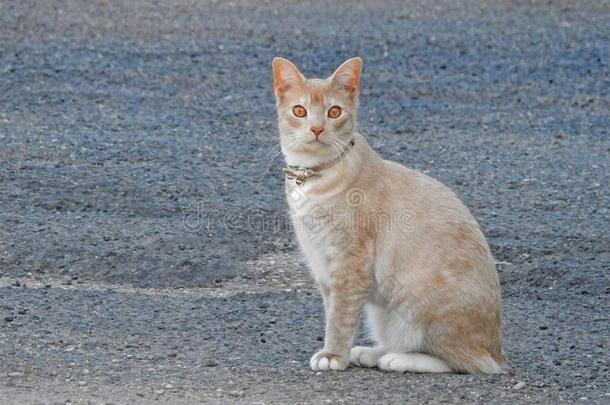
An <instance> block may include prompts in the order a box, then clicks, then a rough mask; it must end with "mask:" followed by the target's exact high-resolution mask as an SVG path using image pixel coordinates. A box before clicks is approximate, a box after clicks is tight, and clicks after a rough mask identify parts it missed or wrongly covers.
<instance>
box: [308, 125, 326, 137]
mask: <svg viewBox="0 0 610 405" xmlns="http://www.w3.org/2000/svg"><path fill="white" fill-rule="evenodd" d="M311 132H313V133H314V135H315V136H316V139H318V137H319V136H320V134H321V133H322V132H324V128H323V127H311Z"/></svg>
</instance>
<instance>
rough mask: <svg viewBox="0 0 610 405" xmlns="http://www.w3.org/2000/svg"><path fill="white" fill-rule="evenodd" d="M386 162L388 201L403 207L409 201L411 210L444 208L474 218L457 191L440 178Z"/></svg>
mask: <svg viewBox="0 0 610 405" xmlns="http://www.w3.org/2000/svg"><path fill="white" fill-rule="evenodd" d="M383 165H384V170H385V173H384V174H385V176H384V191H385V193H386V194H387V195H388V197H389V198H388V200H387V203H388V204H391V205H394V204H398V205H400V206H401V207H404V205H405V204H406V205H408V207H409V208H411V209H420V210H424V211H426V212H433V211H436V212H437V213H439V210H440V211H441V212H442V213H444V212H450V213H452V214H453V215H454V216H455V215H456V214H461V215H458V216H464V219H466V218H468V219H472V220H474V219H473V218H472V216H471V214H470V212H469V211H468V209H467V208H466V206H465V205H464V204H463V203H462V201H461V200H460V199H459V197H458V196H457V194H456V193H455V192H454V191H453V190H451V189H450V188H449V187H447V186H446V185H444V184H443V183H441V182H440V181H439V180H437V179H435V178H433V177H430V176H428V175H426V174H424V173H422V172H419V171H417V170H414V169H411V168H408V167H406V166H403V165H402V164H400V163H397V162H394V161H391V160H384V161H383ZM395 208H398V207H395Z"/></svg>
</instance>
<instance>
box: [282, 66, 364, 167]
mask: <svg viewBox="0 0 610 405" xmlns="http://www.w3.org/2000/svg"><path fill="white" fill-rule="evenodd" d="M361 68H362V59H360V58H352V59H349V60H347V61H346V62H344V63H343V64H342V65H341V66H340V67H339V68H338V69H337V70H336V71H335V73H333V74H332V75H331V76H330V77H329V78H327V79H306V78H305V76H303V74H301V72H299V70H298V69H297V68H296V67H295V66H294V65H293V64H292V63H291V62H290V61H288V60H286V59H282V58H275V59H274V60H273V88H274V91H275V96H276V100H277V113H278V123H279V129H280V137H281V143H282V150H283V151H284V153H285V154H290V153H295V154H301V155H302V154H307V155H314V156H320V157H324V156H330V155H333V154H336V153H337V152H338V151H340V150H341V149H342V148H345V147H346V145H347V144H348V143H349V141H350V139H351V137H352V133H353V131H354V128H355V126H356V115H357V110H358V93H359V88H360V71H361Z"/></svg>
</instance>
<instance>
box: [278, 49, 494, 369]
mask: <svg viewBox="0 0 610 405" xmlns="http://www.w3.org/2000/svg"><path fill="white" fill-rule="evenodd" d="M272 69H273V87H274V93H275V96H276V106H277V116H278V126H279V133H280V144H281V149H282V152H283V154H284V158H285V160H286V163H287V165H288V167H287V168H286V169H284V171H285V173H286V180H285V188H286V194H287V200H288V205H289V208H290V215H291V218H292V221H293V225H294V229H295V232H296V237H297V239H298V242H299V245H300V247H301V249H302V251H303V253H304V256H305V258H306V260H307V262H308V264H309V266H310V268H311V271H312V273H313V277H314V278H315V280H316V282H317V283H318V286H319V290H320V293H321V295H322V299H323V306H324V311H325V315H326V332H325V339H324V347H323V348H322V349H321V350H320V351H319V352H317V353H316V354H314V355H313V357H312V358H311V361H310V366H311V368H312V369H313V370H315V371H325V370H344V369H346V368H347V367H348V366H349V365H350V364H351V365H353V366H358V367H375V366H377V367H378V368H379V369H381V370H386V371H397V372H406V371H409V372H417V373H443V372H460V373H486V374H497V373H503V372H504V371H505V367H506V356H505V354H504V352H503V351H502V341H501V339H502V337H501V316H502V303H501V290H500V283H499V280H498V275H497V272H496V268H495V261H494V258H493V256H492V254H491V252H490V249H489V246H488V244H487V242H486V240H485V237H484V236H483V234H482V232H481V230H480V229H479V225H478V224H477V222H476V220H475V219H474V218H473V217H472V215H471V214H470V212H469V211H468V209H467V208H466V207H465V206H464V205H463V204H462V202H461V201H460V200H459V199H458V197H457V196H456V194H455V193H453V192H452V191H451V190H450V189H449V188H447V187H446V186H444V185H443V184H441V183H440V182H439V181H437V180H435V179H433V178H431V177H428V176H426V175H424V174H422V173H419V172H417V171H414V170H411V169H408V168H406V167H404V166H402V165H400V164H398V163H395V162H391V161H387V160H383V159H382V158H381V157H380V156H379V155H378V154H377V153H376V152H375V151H373V149H371V147H370V146H369V145H368V143H367V142H366V139H365V138H364V136H363V135H361V134H360V133H358V132H357V129H356V122H357V119H356V118H357V110H358V99H359V93H360V74H361V69H362V60H361V59H360V58H352V59H349V60H347V61H346V62H344V63H343V64H342V65H341V66H340V67H339V68H338V69H337V70H336V71H335V72H334V73H333V75H332V76H330V77H329V78H327V79H306V78H305V77H304V76H303V74H302V73H301V72H300V71H299V70H298V69H297V68H296V67H295V66H294V65H293V64H292V63H291V62H290V61H288V60H286V59H282V58H275V59H274V60H273V63H272ZM364 310H366V315H367V316H366V318H367V321H368V326H369V330H370V333H371V338H372V339H373V340H374V341H375V342H376V344H375V346H374V347H360V346H358V347H352V345H353V343H354V339H355V336H356V333H357V330H358V327H359V321H360V318H361V314H362V312H363V311H364Z"/></svg>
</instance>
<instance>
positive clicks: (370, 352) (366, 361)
mask: <svg viewBox="0 0 610 405" xmlns="http://www.w3.org/2000/svg"><path fill="white" fill-rule="evenodd" d="M384 354H385V350H383V348H381V347H365V346H356V347H353V348H352V350H350V352H349V362H350V364H352V365H354V366H357V367H375V366H376V365H377V361H378V360H379V358H380V357H381V356H383V355H384Z"/></svg>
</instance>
